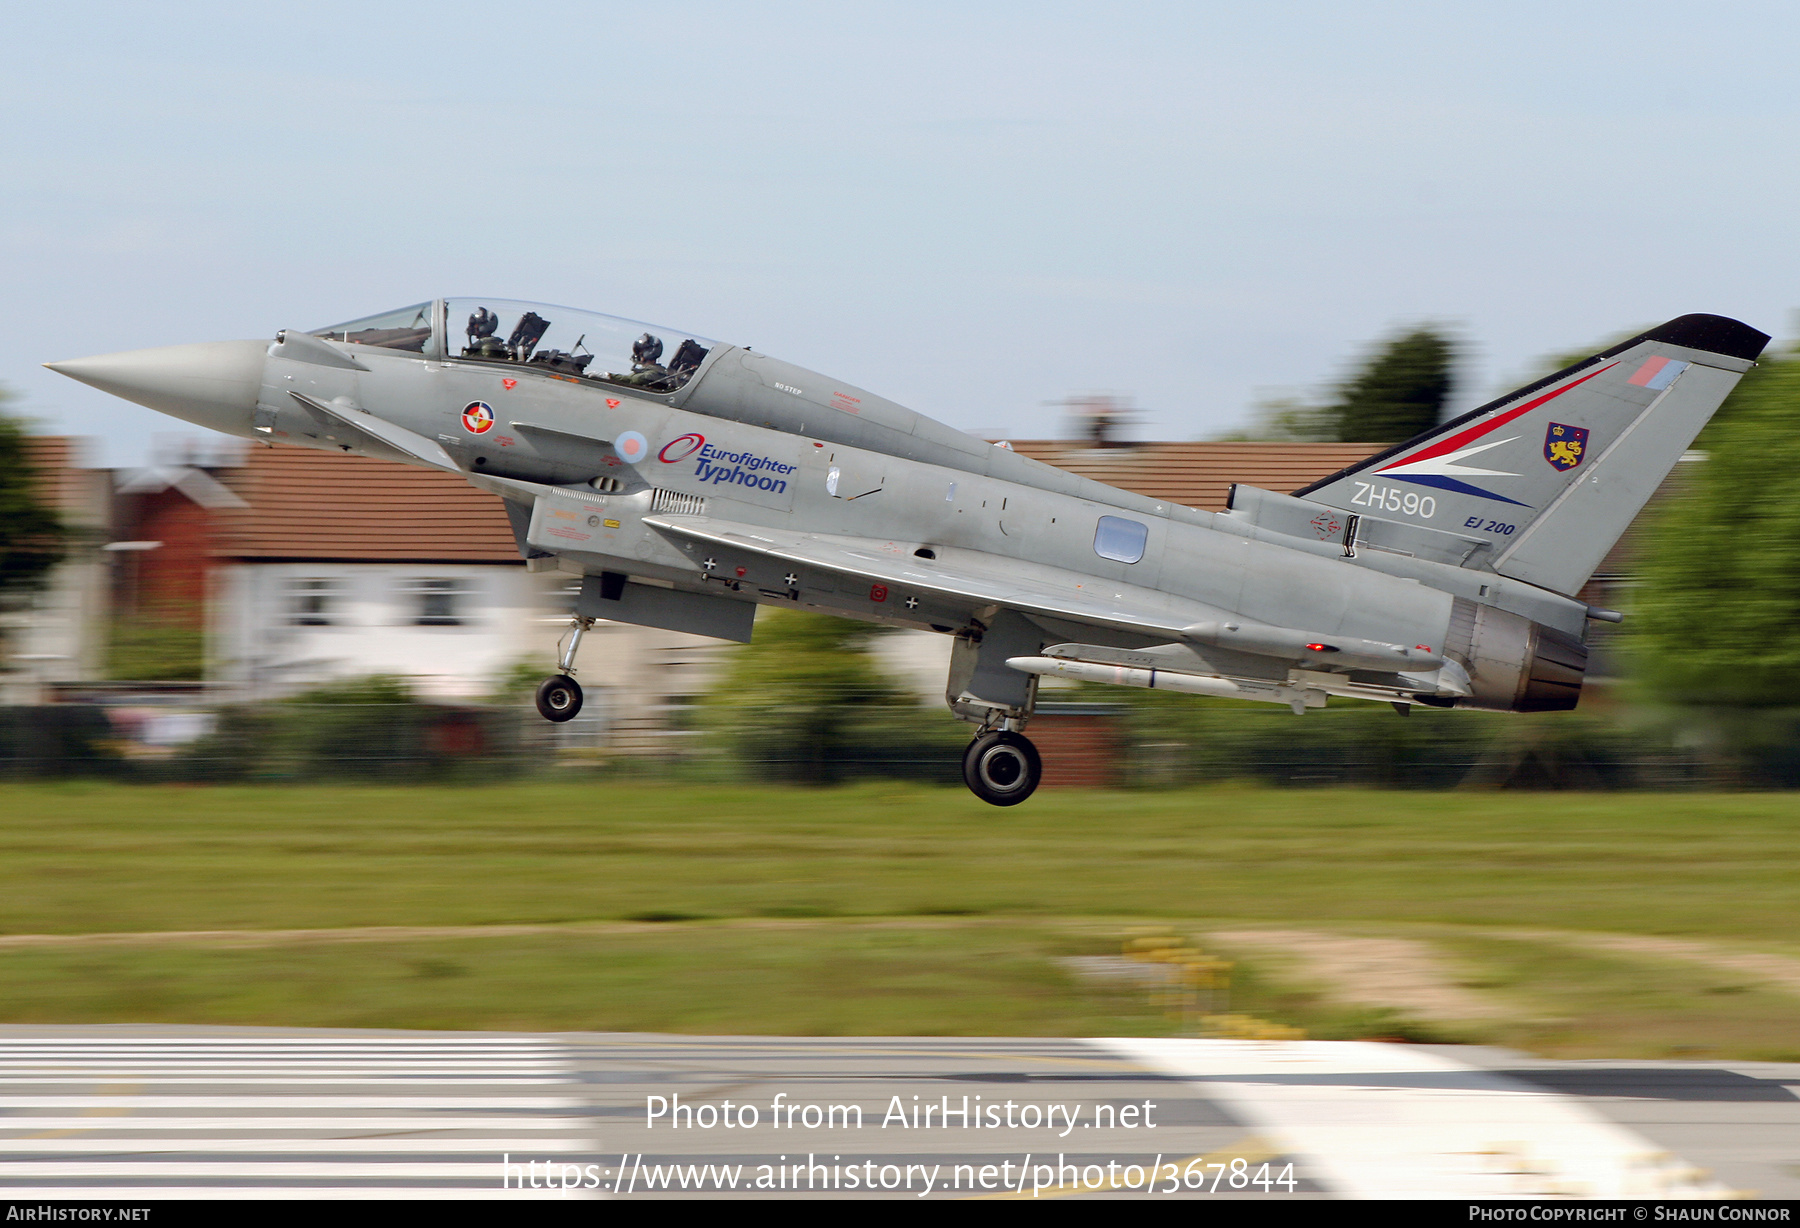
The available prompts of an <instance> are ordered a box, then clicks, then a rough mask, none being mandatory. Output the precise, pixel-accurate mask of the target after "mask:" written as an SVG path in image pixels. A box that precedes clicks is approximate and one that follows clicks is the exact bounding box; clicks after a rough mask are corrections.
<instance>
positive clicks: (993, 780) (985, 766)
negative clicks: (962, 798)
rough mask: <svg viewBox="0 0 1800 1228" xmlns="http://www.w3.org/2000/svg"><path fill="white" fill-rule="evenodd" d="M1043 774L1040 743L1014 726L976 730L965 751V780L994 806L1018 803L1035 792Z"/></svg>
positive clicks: (978, 795) (983, 799)
mask: <svg viewBox="0 0 1800 1228" xmlns="http://www.w3.org/2000/svg"><path fill="white" fill-rule="evenodd" d="M1043 776H1044V764H1043V760H1041V759H1039V758H1038V753H1037V747H1035V746H1033V745H1032V744H1031V739H1029V738H1027V737H1026V736H1025V735H1024V734H1022V733H1014V732H1013V731H1012V730H1010V729H1000V730H994V731H992V732H989V733H979V734H976V735H975V740H974V741H973V742H970V743H969V749H968V750H966V751H964V752H963V781H964V783H966V784H967V785H968V786H969V789H970V790H971V791H972V792H973V793H974V794H975V796H976V797H979V798H980V799H981V800H982V801H984V802H986V803H988V804H989V805H990V806H1017V805H1018V804H1019V803H1020V802H1022V801H1024V800H1025V799H1026V798H1028V797H1030V796H1031V795H1032V793H1033V792H1034V791H1035V790H1036V789H1037V787H1038V781H1040V780H1042V779H1043Z"/></svg>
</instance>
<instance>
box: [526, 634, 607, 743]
mask: <svg viewBox="0 0 1800 1228" xmlns="http://www.w3.org/2000/svg"><path fill="white" fill-rule="evenodd" d="M593 625H594V620H593V619H591V618H577V619H576V620H575V629H574V631H573V632H572V633H571V634H570V636H569V646H568V648H567V649H566V650H564V652H563V655H562V660H561V661H559V662H557V666H556V668H557V669H559V670H561V671H562V672H561V673H560V674H552V675H551V676H550V677H548V678H546V679H544V682H543V685H542V686H540V687H538V689H537V710H538V715H539V716H541V717H543V718H544V719H545V720H547V721H555V722H557V723H558V724H561V723H562V722H563V721H572V720H574V719H575V716H576V714H577V713H579V712H580V711H581V684H580V683H579V682H576V681H575V679H574V678H572V677H570V675H571V674H573V673H574V672H575V650H576V649H577V648H580V647H581V636H582V633H583V632H585V631H586V630H587V629H588V628H589V627H591V626H593Z"/></svg>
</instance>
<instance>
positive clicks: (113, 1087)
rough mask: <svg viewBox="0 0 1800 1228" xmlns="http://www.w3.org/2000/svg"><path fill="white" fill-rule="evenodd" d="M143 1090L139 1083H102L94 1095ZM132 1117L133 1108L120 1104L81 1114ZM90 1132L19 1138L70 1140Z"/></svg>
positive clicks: (0, 1120)
mask: <svg viewBox="0 0 1800 1228" xmlns="http://www.w3.org/2000/svg"><path fill="white" fill-rule="evenodd" d="M143 1090H144V1089H143V1086H142V1085H141V1084H137V1083H101V1084H98V1085H97V1086H96V1087H95V1088H94V1094H95V1095H96V1096H135V1095H136V1094H137V1093H139V1092H141V1091H143ZM130 1115H131V1107H130V1106H129V1105H119V1104H111V1105H102V1106H100V1107H98V1108H92V1109H83V1110H82V1111H81V1114H80V1116H82V1117H128V1116H130ZM5 1128H6V1118H4V1117H0V1129H5ZM94 1129H99V1123H98V1122H96V1123H95V1124H94ZM89 1132H90V1131H88V1130H45V1131H43V1132H42V1133H41V1134H22V1135H20V1136H19V1137H20V1138H70V1137H72V1136H74V1135H77V1134H87V1133H89Z"/></svg>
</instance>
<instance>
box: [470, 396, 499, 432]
mask: <svg viewBox="0 0 1800 1228" xmlns="http://www.w3.org/2000/svg"><path fill="white" fill-rule="evenodd" d="M462 423H463V429H464V430H466V431H468V432H469V434H471V435H485V434H487V433H488V432H489V431H491V430H492V429H493V428H494V407H493V406H491V405H489V404H488V403H487V402H486V401H470V402H469V403H468V404H467V405H465V406H464V407H463V412H462Z"/></svg>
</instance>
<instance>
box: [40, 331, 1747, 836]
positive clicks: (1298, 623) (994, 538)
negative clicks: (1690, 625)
mask: <svg viewBox="0 0 1800 1228" xmlns="http://www.w3.org/2000/svg"><path fill="white" fill-rule="evenodd" d="M1768 340H1769V338H1768V337H1767V336H1766V335H1765V334H1763V333H1760V332H1758V331H1756V330H1755V329H1753V328H1751V327H1749V326H1748V325H1745V324H1740V323H1738V322H1737V321H1735V320H1730V319H1725V318H1723V317H1720V316H1711V315H1687V316H1682V317H1680V318H1679V319H1675V320H1671V321H1669V322H1668V323H1667V324H1664V325H1661V326H1660V327H1658V328H1654V329H1651V330H1650V331H1649V332H1647V333H1644V334H1643V335H1641V336H1638V337H1633V338H1632V339H1631V340H1629V341H1625V342H1622V343H1620V344H1618V345H1615V346H1613V347H1612V348H1611V349H1609V350H1607V351H1605V352H1604V353H1601V354H1596V355H1595V356H1593V357H1592V358H1588V359H1586V360H1584V361H1582V362H1579V363H1576V364H1575V365H1574V366H1572V367H1569V368H1567V369H1565V370H1562V371H1558V372H1557V373H1556V374H1554V375H1551V376H1548V377H1546V378H1544V379H1541V380H1539V381H1537V382H1536V383H1534V384H1531V385H1529V386H1527V387H1525V388H1521V389H1519V390H1518V391H1517V392H1513V393H1509V394H1508V395H1506V396H1504V397H1501V398H1500V399H1499V400H1497V401H1494V402H1492V403H1490V404H1487V405H1483V406H1482V407H1480V408H1479V409H1476V410H1473V411H1472V412H1470V413H1468V414H1465V415H1463V416H1462V417H1460V418H1458V419H1456V420H1455V421H1454V422H1449V423H1446V424H1444V425H1443V426H1440V427H1437V428H1436V429H1434V430H1431V431H1428V432H1426V433H1425V434H1423V435H1420V436H1419V437H1417V438H1416V439H1411V440H1408V441H1407V442H1405V443H1403V444H1399V445H1397V446H1395V447H1392V448H1389V449H1387V450H1386V451H1385V452H1382V453H1380V454H1379V455H1377V456H1373V457H1371V458H1369V459H1368V460H1366V461H1363V462H1361V463H1360V464H1357V465H1353V466H1351V467H1350V468H1348V469H1345V470H1344V471H1343V472H1341V473H1337V474H1333V475H1332V476H1331V477H1328V478H1325V479H1324V480H1322V481H1319V482H1315V483H1314V484H1313V485H1311V486H1309V487H1307V488H1306V489H1304V490H1299V491H1295V492H1294V493H1292V494H1279V493H1275V492H1272V491H1266V490H1258V489H1255V488H1253V487H1249V486H1242V485H1240V486H1237V487H1235V488H1234V489H1233V493H1232V497H1231V502H1230V507H1229V509H1228V510H1226V511H1224V512H1222V513H1217V514H1214V513H1210V512H1203V511H1197V510H1195V509H1193V508H1189V507H1182V506H1179V505H1176V504H1171V503H1162V502H1158V501H1157V500H1155V499H1150V498H1145V497H1143V496H1141V495H1135V494H1131V493H1128V492H1126V491H1123V490H1118V489H1116V488H1114V487H1111V486H1106V485H1104V484H1102V483H1099V482H1094V481H1090V480H1087V479H1084V478H1079V477H1076V476H1075V475H1073V474H1070V473H1066V472H1064V471H1062V470H1060V469H1055V468H1052V467H1050V466H1048V465H1043V464H1039V463H1037V462H1035V461H1031V460H1027V459H1026V458H1024V457H1022V456H1019V455H1017V454H1016V453H1014V452H1012V451H1011V450H1009V449H1008V448H1006V447H1005V446H1004V445H1003V444H1002V445H995V444H991V443H987V442H984V441H982V440H979V439H975V438H973V437H971V436H969V435H966V434H964V433H963V432H961V431H958V430H954V429H952V428H950V427H948V426H945V425H944V424H942V423H940V422H936V421H934V420H932V419H930V418H927V417H926V416H924V415H923V414H920V413H916V412H914V411H913V410H910V409H907V408H905V407H904V406H901V405H897V404H895V403H894V402H892V401H889V400H887V399H885V398H883V397H880V396H877V395H876V394H874V393H872V392H868V391H865V390H864V389H862V388H859V387H856V386H854V385H852V384H845V383H840V382H839V381H837V380H836V379H834V378H833V377H831V376H827V375H821V374H819V373H818V372H815V371H808V370H805V369H803V368H800V367H796V366H793V365H791V364H789V363H785V362H782V361H781V360H779V359H777V358H772V357H769V356H766V355H764V354H760V353H753V352H752V351H751V350H750V349H749V347H747V346H737V345H729V344H725V343H721V342H716V341H709V340H707V339H705V338H703V337H698V336H694V335H691V334H689V333H685V332H682V331H680V330H676V329H665V328H658V327H655V326H652V325H645V324H640V323H634V322H631V321H628V320H621V319H617V318H615V317H612V316H603V315H595V314H592V313H589V312H584V311H575V310H570V309H566V308H561V307H549V306H544V305H542V304H527V303H514V302H504V301H500V300H495V299H438V300H435V301H433V302H429V303H421V304H419V305H418V306H416V307H407V308H405V309H403V310H400V311H393V312H388V313H386V314H384V315H379V316H371V317H369V318H367V319H361V320H353V321H350V322H349V323H346V324H338V325H334V326H333V327H331V328H325V329H317V330H300V329H287V330H285V331H283V332H280V333H278V334H276V336H275V339H274V341H273V343H271V342H269V341H215V342H208V343H202V344H198V345H182V346H171V347H168V348H163V349H152V350H138V351H134V352H131V353H123V354H110V355H105V356H101V357H94V358H83V359H76V360H73V361H69V362H58V363H51V364H49V365H50V367H51V369H52V370H55V371H59V372H61V373H62V374H64V375H68V376H70V377H72V378H74V379H78V380H81V381H82V382H84V383H87V384H91V385H93V386H95V387H97V388H101V389H103V390H105V391H107V392H110V393H114V394H116V395H118V396H121V397H124V398H126V399H128V400H131V401H136V402H138V403H139V404H142V405H147V406H149V407H151V408H152V409H157V410H161V411H162V412H164V413H168V414H172V415H174V416H175V417H178V418H183V419H186V420H187V421H189V422H195V423H198V424H200V425H202V426H207V427H211V428H213V429H215V430H219V431H224V432H226V433H227V434H231V435H239V436H243V437H246V438H249V439H254V440H263V441H269V442H275V441H279V442H284V443H291V444H298V445H301V446H303V447H312V448H327V449H339V450H342V451H345V452H355V453H360V454H363V455H366V456H375V457H382V458H385V459H388V460H396V461H404V462H406V463H408V464H414V465H425V466H429V467H432V468H436V469H442V470H445V471H447V472H451V473H456V474H461V475H462V476H464V477H466V478H467V479H468V480H469V481H470V482H473V483H474V484H475V485H476V486H478V487H480V488H481V489H483V490H486V491H489V492H491V493H493V494H495V495H497V496H499V497H500V499H502V500H503V501H504V503H505V507H506V511H507V514H508V515H509V516H510V517H511V519H512V525H513V531H514V533H515V534H516V536H517V539H518V547H519V553H520V554H521V555H522V556H523V558H524V560H525V565H526V566H527V567H530V568H532V569H534V570H549V569H562V570H567V571H572V572H576V573H579V574H580V575H581V576H582V577H583V579H582V581H581V592H580V598H579V601H578V603H577V606H576V611H575V618H574V623H573V626H572V631H571V634H570V635H569V636H568V637H567V649H566V651H564V653H563V654H562V659H561V663H560V672H559V673H557V674H556V675H555V676H553V677H551V678H549V679H548V680H546V681H545V683H544V684H543V686H542V687H541V688H540V689H539V691H538V697H537V702H538V710H539V711H540V712H541V713H542V714H543V715H544V716H545V717H546V718H548V719H550V720H552V721H564V720H568V719H570V718H571V717H573V716H574V715H575V713H576V712H577V711H578V710H579V709H580V707H581V688H580V686H579V685H578V684H577V683H576V681H575V678H574V674H575V658H576V650H577V648H578V647H579V645H580V642H581V633H582V632H583V631H584V630H585V629H586V628H588V627H589V626H591V625H592V624H593V623H594V621H595V620H597V619H613V620H616V621H620V622H627V623H638V624H642V625H645V626H651V627H663V628H668V629H671V630H676V631H686V632H695V633H699V634H702V635H709V636H716V637H719V638H722V639H728V640H739V641H746V640H748V639H749V638H750V635H751V628H752V624H753V622H754V619H755V614H756V607H757V606H759V605H774V606H799V607H807V608H812V609H817V610H824V611H828V612H830V613H833V614H840V615H844V616H847V617H850V618H860V619H865V620H868V621H872V622H879V623H885V624H889V625H892V626H899V627H914V628H923V629H928V630H931V631H936V632H938V633H940V634H943V635H947V636H951V637H952V638H953V647H952V650H951V663H950V678H949V685H948V689H947V691H946V696H945V697H946V699H947V700H948V702H949V705H950V709H951V711H952V712H954V713H955V714H956V715H957V716H958V717H960V718H962V719H963V720H966V721H968V722H969V723H971V724H972V725H974V726H975V727H976V732H975V736H974V738H973V740H972V742H971V743H970V745H969V748H968V750H967V752H966V753H965V755H964V759H963V774H964V778H965V779H966V780H967V782H968V785H969V788H970V789H972V790H973V791H974V792H975V793H976V794H977V795H978V796H979V797H981V798H982V799H984V800H985V801H988V802H991V803H993V804H995V805H1000V806H1008V805H1013V804H1015V803H1018V802H1021V801H1023V800H1025V798H1026V797H1028V796H1030V794H1031V792H1032V790H1033V789H1035V788H1036V787H1037V783H1038V780H1039V776H1040V771H1041V764H1040V761H1039V758H1038V754H1037V751H1036V749H1035V748H1034V747H1033V746H1032V744H1031V742H1030V741H1029V740H1028V739H1027V738H1026V737H1025V735H1024V729H1025V727H1026V724H1027V722H1029V721H1030V719H1031V714H1032V710H1033V706H1034V704H1035V701H1036V697H1037V688H1038V681H1039V679H1040V678H1044V677H1060V678H1076V679H1084V680H1087V681H1093V682H1106V683H1115V684H1119V685H1124V686H1137V687H1155V688H1161V689H1164V690H1174V691H1187V692H1192V693H1195V694H1200V695H1217V696H1228V697H1232V698H1237V699H1249V700H1263V701H1267V702H1272V703H1281V704H1287V705H1289V706H1290V707H1291V708H1292V709H1293V710H1294V712H1295V713H1296V714H1299V713H1303V712H1305V711H1306V709H1308V708H1316V707H1320V706H1322V705H1323V704H1324V703H1325V698H1326V696H1328V695H1345V696H1354V697H1357V698H1361V699H1374V700H1386V701H1388V702H1391V703H1394V704H1396V705H1400V706H1401V707H1402V710H1403V711H1404V710H1407V707H1408V706H1410V705H1412V704H1429V705H1433V706H1436V707H1443V708H1482V709H1488V710H1494V711H1511V712H1543V711H1557V710H1564V709H1569V708H1573V707H1574V706H1575V703H1576V700H1577V698H1578V697H1579V695H1580V692H1581V685H1582V678H1583V674H1584V672H1585V669H1586V663H1587V649H1586V648H1585V647H1584V646H1583V636H1584V632H1585V629H1586V626H1587V623H1588V621H1589V620H1590V619H1603V620H1613V621H1616V620H1617V619H1618V618H1619V615H1617V614H1616V613H1613V612H1611V611H1607V610H1600V609H1595V608H1592V607H1590V606H1588V605H1587V604H1585V603H1584V602H1583V601H1581V600H1580V599H1579V598H1578V597H1577V596H1576V594H1577V593H1578V592H1579V591H1580V590H1581V588H1582V586H1583V584H1584V583H1585V582H1586V581H1587V579H1588V577H1589V576H1590V575H1591V574H1592V573H1593V571H1594V568H1595V567H1596V566H1597V565H1598V564H1599V562H1600V560H1601V559H1602V558H1603V557H1604V556H1605V554H1606V552H1607V550H1608V548H1609V547H1611V546H1612V544H1613V542H1614V541H1615V540H1616V539H1617V538H1618V536H1619V534H1620V533H1621V532H1623V531H1624V529H1625V527H1626V526H1627V525H1628V524H1629V523H1630V522H1631V519H1632V517H1633V516H1635V515H1636V514H1637V512H1638V510H1639V508H1641V507H1642V506H1643V504H1644V501H1645V500H1646V499H1647V498H1648V497H1649V496H1650V494H1651V493H1652V492H1653V491H1654V490H1655V489H1656V487H1657V485H1658V484H1659V483H1660V482H1661V481H1662V479H1663V478H1664V477H1665V476H1666V475H1667V474H1668V472H1669V470H1670V469H1671V468H1672V467H1673V466H1674V464H1675V462H1676V460H1677V459H1678V458H1679V457H1680V456H1681V453H1682V452H1683V450H1684V449H1686V448H1687V446H1688V445H1689V444H1690V443H1691V442H1692V440H1693V438H1694V436H1695V434H1696V433H1698V431H1699V430H1700V428H1701V426H1702V425H1704V424H1705V422H1706V420H1707V419H1708V418H1709V417H1710V416H1711V415H1712V413H1713V411H1714V410H1715V409H1717V408H1718V405H1719V403H1720V402H1721V401H1722V400H1724V398H1725V395H1726V394H1727V393H1728V392H1730V391H1731V388H1732V386H1733V385H1735V384H1736V383H1737V381H1738V379H1739V378H1740V377H1741V376H1742V374H1743V373H1744V372H1745V371H1746V370H1748V369H1749V368H1750V367H1751V366H1752V365H1754V362H1755V359H1756V358H1757V356H1758V355H1759V354H1761V352H1762V349H1763V346H1764V345H1765V344H1766V343H1767V342H1768Z"/></svg>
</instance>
